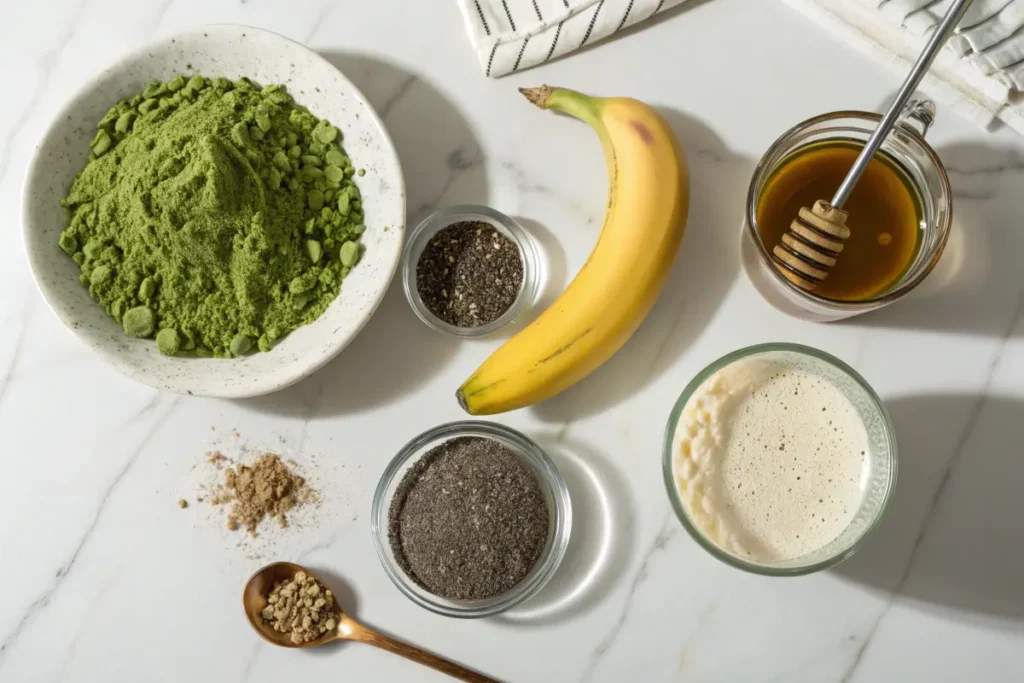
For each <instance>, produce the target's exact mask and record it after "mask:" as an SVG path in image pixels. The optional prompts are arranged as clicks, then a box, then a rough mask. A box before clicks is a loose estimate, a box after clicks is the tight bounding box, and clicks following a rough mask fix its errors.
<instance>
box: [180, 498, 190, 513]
mask: <svg viewBox="0 0 1024 683" xmlns="http://www.w3.org/2000/svg"><path fill="white" fill-rule="evenodd" d="M178 507H180V508H181V509H182V510H184V509H185V508H187V507H188V501H187V500H185V499H184V498H182V499H181V500H179V501H178Z"/></svg>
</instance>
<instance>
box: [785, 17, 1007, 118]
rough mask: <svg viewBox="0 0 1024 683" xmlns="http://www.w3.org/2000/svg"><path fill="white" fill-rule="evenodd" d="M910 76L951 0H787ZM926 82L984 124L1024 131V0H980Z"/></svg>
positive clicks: (939, 97) (924, 84)
mask: <svg viewBox="0 0 1024 683" xmlns="http://www.w3.org/2000/svg"><path fill="white" fill-rule="evenodd" d="M784 1H785V2H786V3H787V4H789V5H790V6H791V7H793V8H794V9H796V10H797V11H799V12H801V13H802V14H804V15H806V16H807V17H808V18H810V19H812V20H813V21H815V22H817V23H818V24H820V25H822V26H823V27H825V28H826V29H828V30H829V31H831V32H833V33H835V34H836V35H837V36H839V37H840V38H841V39H843V40H844V41H845V42H847V43H849V44H850V45H852V46H853V47H855V48H857V49H859V50H861V51H862V52H864V53H865V54H868V55H870V56H871V57H873V58H875V59H877V60H878V61H881V62H882V63H883V64H885V65H886V66H887V67H888V68H889V69H891V70H892V71H893V72H894V73H896V74H898V75H900V76H903V75H905V74H906V73H907V72H908V71H909V70H910V66H911V65H912V64H913V63H914V61H915V60H916V59H917V56H918V55H919V54H920V52H921V49H922V48H923V47H924V43H925V41H926V40H927V36H928V35H930V33H931V31H932V29H934V27H935V26H936V25H937V24H938V23H939V21H940V20H941V19H942V15H943V14H945V12H946V9H947V8H948V7H949V3H950V2H951V0H937V1H936V0H784ZM921 89H922V90H923V91H924V92H925V93H927V94H928V95H929V96H931V97H933V98H934V99H935V100H936V101H937V102H939V104H940V115H941V105H943V104H945V105H947V106H949V107H951V108H953V109H955V110H956V111H957V112H958V113H959V114H961V115H962V116H965V117H966V118H969V119H971V120H972V121H975V122H976V123H977V124H978V125H980V126H983V127H988V126H990V125H991V124H992V123H993V121H994V120H995V119H1000V120H1002V121H1003V122H1004V123H1006V124H1007V125H1008V126H1010V127H1011V128H1013V129H1015V130H1016V131H1017V132H1019V133H1024V0H974V4H972V5H971V6H970V8H968V10H967V13H966V14H965V15H964V18H963V20H962V21H961V22H960V26H959V27H958V28H957V30H956V33H954V35H953V36H952V37H950V39H949V42H948V43H947V44H946V48H945V49H944V50H943V51H942V52H941V53H940V54H939V56H938V58H936V60H935V63H934V64H933V65H932V68H931V70H930V71H929V73H928V75H927V76H925V78H924V81H923V82H922V84H921Z"/></svg>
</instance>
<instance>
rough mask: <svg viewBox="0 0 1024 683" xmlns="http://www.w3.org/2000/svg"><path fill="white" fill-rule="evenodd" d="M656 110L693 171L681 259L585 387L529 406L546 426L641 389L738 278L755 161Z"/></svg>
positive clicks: (683, 117) (707, 131)
mask: <svg viewBox="0 0 1024 683" xmlns="http://www.w3.org/2000/svg"><path fill="white" fill-rule="evenodd" d="M660 111H661V113H662V114H663V115H664V116H665V118H666V120H667V121H668V123H669V125H670V126H671V127H672V129H673V130H674V131H675V133H676V135H677V136H678V138H679V140H680V142H681V143H682V144H683V146H684V150H685V152H686V155H687V160H688V163H689V167H690V210H689V217H688V221H687V227H686V233H685V235H684V236H683V242H682V245H681V247H680V251H679V254H678V256H677V258H676V262H675V264H674V266H673V268H672V272H671V274H670V275H669V279H668V281H667V282H666V284H665V287H664V289H663V290H662V292H661V295H660V296H659V298H658V300H657V302H656V303H655V305H654V308H653V309H652V310H651V312H650V314H649V315H648V316H647V318H646V320H645V321H644V323H643V324H642V325H641V326H640V328H639V329H638V330H637V331H636V333H635V334H634V335H633V337H632V338H631V339H630V340H629V341H628V342H626V344H625V346H623V347H622V349H621V350H619V352H618V353H616V354H615V355H614V356H613V357H612V358H611V359H609V360H608V361H607V362H606V363H605V364H604V365H603V366H601V367H600V368H598V369H597V370H596V371H595V372H594V373H593V374H591V375H590V376H589V377H587V378H586V379H584V380H583V381H581V382H579V383H578V384H576V385H575V386H573V387H570V388H569V389H567V390H566V391H564V392H562V393H561V394H559V395H558V396H555V397H553V398H551V399H548V400H547V401H545V402H543V403H540V404H538V405H537V406H534V407H533V409H532V410H533V412H534V413H535V414H536V415H537V416H538V417H539V418H540V419H542V420H544V421H546V422H555V423H564V422H567V421H569V420H577V419H580V418H583V417H587V416H591V415H595V414H599V413H602V412H605V411H606V410H608V409H610V408H612V407H614V406H616V405H618V404H619V403H621V402H623V401H625V400H627V399H628V398H629V397H631V396H632V395H634V394H636V393H638V392H640V391H641V390H643V388H644V387H645V386H647V385H648V384H649V383H651V382H652V381H653V380H654V379H655V378H657V377H658V376H660V375H661V374H662V373H663V372H664V371H665V370H666V369H668V368H669V367H671V366H672V365H673V364H674V363H675V362H676V360H677V359H678V358H679V357H680V356H681V355H682V354H683V353H684V352H685V351H686V349H687V348H689V346H690V345H691V344H692V342H693V341H694V340H695V339H696V338H697V337H698V336H699V335H700V333H701V331H702V330H703V329H704V327H705V326H706V325H707V324H708V323H709V322H710V320H711V318H712V317H713V316H714V314H715V311H717V310H718V308H719V306H720V304H721V302H722V300H723V299H724V298H725V296H726V294H727V293H728V292H729V290H730V288H731V287H732V285H733V284H734V283H735V281H736V279H737V276H738V274H739V269H740V261H739V254H738V250H737V248H736V247H737V245H736V240H735V236H736V230H735V226H736V224H737V222H738V221H739V220H740V217H741V215H742V207H743V205H744V203H745V201H746V193H747V185H748V183H749V180H750V175H751V172H752V171H753V167H754V162H753V160H752V159H748V158H746V157H743V156H741V155H738V154H735V153H734V152H731V151H729V150H728V149H727V148H726V146H725V144H724V143H723V142H722V140H721V138H719V136H718V135H717V134H716V133H715V132H714V131H713V130H712V129H711V128H710V127H708V125H707V124H705V123H704V122H702V121H700V120H698V119H696V118H694V117H693V116H690V115H689V114H684V113H682V112H679V111H676V110H673V109H661V110H660Z"/></svg>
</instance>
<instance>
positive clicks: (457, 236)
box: [401, 204, 540, 337]
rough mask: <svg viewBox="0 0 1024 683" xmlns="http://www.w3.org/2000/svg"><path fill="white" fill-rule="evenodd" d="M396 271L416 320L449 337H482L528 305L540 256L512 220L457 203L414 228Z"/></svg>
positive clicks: (532, 297)
mask: <svg viewBox="0 0 1024 683" xmlns="http://www.w3.org/2000/svg"><path fill="white" fill-rule="evenodd" d="M401 269H402V286H403V288H404V289H405V295H406V297H407V298H408V299H409V305H410V306H412V310H413V311H414V312H415V313H416V315H417V316H418V317H419V319H420V320H422V321H423V322H425V323H426V324H427V325H429V326H430V327H432V328H434V329H435V330H437V331H439V332H443V333H446V334H451V335H454V336H457V337H481V336H484V335H488V334H491V333H493V332H496V331H498V330H500V329H502V328H504V327H506V326H508V325H510V324H512V323H513V322H515V321H516V320H517V319H518V318H519V316H520V315H521V314H522V313H523V312H524V311H526V310H527V309H529V308H530V307H531V306H532V305H533V303H534V300H535V298H536V295H537V288H538V284H539V280H540V273H539V269H540V256H539V253H538V250H537V246H536V244H535V243H534V241H533V239H532V238H531V237H530V235H529V234H528V233H527V232H526V231H525V230H523V228H522V227H521V226H520V225H519V224H518V223H517V222H516V221H514V220H512V219H511V218H509V217H508V216H506V215H505V214H503V213H501V212H500V211H496V210H494V209H492V208H490V207H487V206H479V205H475V204H459V205H456V206H449V207H447V208H444V209H441V210H439V211H436V212H434V213H433V214H431V215H430V216H428V217H427V218H426V219H425V220H424V221H423V222H422V223H420V224H419V225H418V226H416V229H415V230H413V231H412V232H411V233H410V234H409V238H408V240H407V241H406V243H405V249H404V250H403V252H402V266H401Z"/></svg>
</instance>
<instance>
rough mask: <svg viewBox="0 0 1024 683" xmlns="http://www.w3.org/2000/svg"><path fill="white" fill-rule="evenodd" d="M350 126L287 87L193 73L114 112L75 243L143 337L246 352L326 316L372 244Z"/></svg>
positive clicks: (174, 348)
mask: <svg viewBox="0 0 1024 683" xmlns="http://www.w3.org/2000/svg"><path fill="white" fill-rule="evenodd" d="M340 142H341V135H340V134H339V132H338V129H337V128H335V127H334V126H332V125H331V124H330V123H328V122H327V121H324V120H319V119H317V118H316V117H315V116H313V115H312V114H311V113H310V112H308V111H307V110H306V109H304V108H302V107H300V106H299V105H297V104H295V102H294V101H293V100H292V98H291V97H290V96H289V95H288V94H287V92H285V89H284V87H283V86H278V85H268V86H267V87H265V88H261V87H260V86H259V85H257V84H255V83H253V82H252V81H249V80H247V79H245V78H243V79H240V80H239V81H237V82H234V83H232V82H231V81H229V80H227V79H224V78H214V79H208V78H203V77H202V76H193V77H191V78H189V79H187V80H186V79H185V78H184V77H183V76H178V77H177V78H175V79H173V80H171V81H170V82H168V83H159V82H157V83H152V84H151V85H149V87H147V88H146V90H145V91H144V92H143V93H141V94H139V95H136V96H135V97H133V98H132V99H130V100H122V101H121V102H119V103H118V104H117V105H116V106H115V107H113V108H112V109H111V110H110V111H109V112H107V115H106V116H104V117H103V119H102V120H101V121H100V122H99V131H98V132H97V133H96V137H94V138H93V140H92V143H91V147H92V155H91V157H90V160H89V163H88V164H87V165H86V167H85V168H84V169H83V170H82V172H81V173H80V174H79V175H78V177H77V178H75V182H74V184H73V185H72V186H71V191H70V192H69V193H68V196H67V198H66V199H64V200H63V201H62V204H63V205H64V206H65V207H67V208H68V209H69V210H70V212H71V220H70V223H69V224H68V227H67V228H66V229H65V230H64V231H63V232H62V233H61V236H60V247H61V248H62V249H63V250H64V251H66V252H67V253H68V254H69V255H70V256H71V257H72V258H73V259H74V260H75V263H77V264H78V265H79V266H80V267H81V269H82V274H81V276H80V278H79V279H80V281H81V282H82V284H83V285H84V286H86V287H88V288H89V295H90V296H91V297H92V298H93V299H94V300H95V301H96V302H98V303H99V304H100V305H101V306H103V308H104V309H106V311H107V312H108V313H110V315H112V316H113V317H114V318H115V319H116V320H117V321H118V322H119V323H121V324H122V326H123V327H124V331H125V333H127V334H129V335H131V336H133V337H143V338H148V337H153V336H155V338H156V343H157V346H158V347H159V349H160V351H162V352H163V353H165V354H168V355H174V354H177V353H180V352H181V351H193V352H194V353H195V354H196V355H199V356H210V355H212V356H218V357H232V356H239V355H242V354H244V353H246V352H247V351H249V349H250V348H252V347H253V346H254V345H255V346H256V347H257V348H259V349H260V350H261V351H268V350H269V349H270V348H271V346H272V345H273V343H274V341H275V340H277V339H280V338H281V337H282V336H283V335H285V334H287V333H288V332H290V331H292V330H294V329H295V328H297V327H299V326H301V325H305V324H306V323H309V322H312V321H313V320H315V319H316V318H317V317H318V316H319V315H320V314H321V313H323V312H324V309H326V308H327V306H328V305H329V304H330V303H331V301H333V300H334V298H335V297H336V296H337V295H338V291H339V289H340V288H341V281H342V280H343V279H344V278H345V276H346V275H347V274H348V272H349V269H350V268H352V267H353V266H355V264H356V262H357V261H358V260H359V257H360V254H361V252H360V244H359V236H360V235H361V234H362V233H363V230H364V225H363V215H362V205H361V202H360V195H359V190H358V188H357V187H356V186H355V184H354V183H353V182H352V176H353V175H354V174H355V170H354V169H353V168H352V163H351V161H350V160H349V158H348V156H347V155H346V154H345V153H344V151H342V149H341V147H340Z"/></svg>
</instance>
